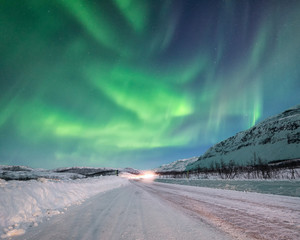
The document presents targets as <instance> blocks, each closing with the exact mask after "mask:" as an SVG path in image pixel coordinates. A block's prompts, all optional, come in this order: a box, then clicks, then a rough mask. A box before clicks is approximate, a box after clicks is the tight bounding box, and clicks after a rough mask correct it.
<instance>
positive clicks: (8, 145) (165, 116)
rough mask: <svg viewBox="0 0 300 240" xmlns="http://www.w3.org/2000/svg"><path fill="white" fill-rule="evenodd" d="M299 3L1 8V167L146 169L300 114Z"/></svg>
mask: <svg viewBox="0 0 300 240" xmlns="http://www.w3.org/2000/svg"><path fill="white" fill-rule="evenodd" d="M299 29H300V1H297V0H295V1H293V0H287V1H280V0H278V1H275V0H272V1H255V0H253V1H229V0H227V1H197V0H194V1H192V0H174V1H170V0H161V1H155V0H110V1H109V0H105V1H101V0H100V1H87V0H85V1H84V0H43V1H40V0H24V1H16V0H10V1H8V0H0V56H1V57H0V84H1V88H0V89H1V95H0V164H9V165H13V164H19V165H29V166H32V167H43V168H54V167H61V166H99V167H100V166H106V167H127V166H131V167H136V168H144V169H145V168H153V167H157V166H159V165H161V164H163V163H168V162H170V161H173V160H177V159H179V158H187V157H192V156H195V155H196V156H198V155H201V154H202V153H203V152H204V151H205V150H206V149H207V148H208V147H210V146H211V145H213V144H215V143H217V142H218V141H221V140H223V139H225V138H227V137H230V136H232V135H233V134H235V133H236V132H238V131H242V130H245V129H247V128H249V127H251V126H253V125H254V124H256V123H257V122H259V121H260V120H263V119H264V118H266V117H269V116H271V115H273V114H277V113H279V112H281V111H283V110H285V109H286V108H289V107H291V106H293V105H296V104H299V102H300V101H299V100H300V97H299V96H300V94H299V92H300V68H299V62H300V30H299Z"/></svg>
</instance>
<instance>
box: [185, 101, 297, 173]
mask: <svg viewBox="0 0 300 240" xmlns="http://www.w3.org/2000/svg"><path fill="white" fill-rule="evenodd" d="M297 158H300V105H297V106H295V107H293V108H290V109H288V110H286V111H284V112H283V113H280V114H278V115H276V116H273V117H270V118H268V119H266V120H264V121H262V122H261V123H259V124H257V125H255V126H253V127H252V128H250V129H248V130H246V131H242V132H239V133H237V134H236V135H234V136H232V137H230V138H228V139H226V140H224V141H222V142H219V143H217V144H216V145H214V146H213V147H211V148H210V149H208V150H207V151H206V152H205V154H204V155H202V156H200V157H199V159H198V160H197V161H195V162H192V163H190V164H188V165H187V167H186V170H192V169H196V168H198V167H208V168H209V167H210V166H211V165H212V164H214V163H215V162H219V163H220V161H223V162H224V163H228V162H229V161H231V160H233V161H235V163H237V164H239V165H247V164H249V163H253V162H254V161H258V160H260V161H262V162H264V163H269V162H272V161H278V160H288V159H297Z"/></svg>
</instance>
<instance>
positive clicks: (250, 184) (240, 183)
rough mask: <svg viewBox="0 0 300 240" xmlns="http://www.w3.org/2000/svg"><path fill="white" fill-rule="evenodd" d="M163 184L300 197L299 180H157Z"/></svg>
mask: <svg viewBox="0 0 300 240" xmlns="http://www.w3.org/2000/svg"><path fill="white" fill-rule="evenodd" d="M155 181H157V182H161V183H172V184H181V185H188V186H198V187H209V188H217V189H226V190H236V191H243V192H257V193H268V194H276V195H284V196H292V197H300V181H299V180H291V181H284V180H219V179H215V180H208V179H190V180H189V179H170V178H168V179H162V178H161V179H156V180H155ZM299 204H300V203H299Z"/></svg>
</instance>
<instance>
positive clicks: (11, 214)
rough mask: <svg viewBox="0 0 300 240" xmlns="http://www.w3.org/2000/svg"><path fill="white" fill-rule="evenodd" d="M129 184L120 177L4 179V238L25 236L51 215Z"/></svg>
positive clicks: (0, 193)
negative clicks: (29, 230)
mask: <svg viewBox="0 0 300 240" xmlns="http://www.w3.org/2000/svg"><path fill="white" fill-rule="evenodd" d="M127 184H128V180H127V179H126V178H120V177H116V176H105V177H95V178H86V179H77V180H66V179H65V180H49V179H45V178H40V179H38V180H30V181H14V180H13V181H4V180H2V179H0V236H1V238H6V237H11V236H16V235H20V234H23V233H24V232H25V229H26V228H28V227H29V226H37V224H38V223H39V222H41V221H43V220H44V219H45V217H46V218H47V217H49V216H51V215H57V214H63V213H64V212H65V210H67V208H68V207H69V206H71V205H74V204H80V203H82V202H83V201H84V200H86V199H87V198H89V197H91V196H94V195H96V194H98V193H100V192H105V191H108V190H111V189H114V188H118V187H121V186H124V185H127Z"/></svg>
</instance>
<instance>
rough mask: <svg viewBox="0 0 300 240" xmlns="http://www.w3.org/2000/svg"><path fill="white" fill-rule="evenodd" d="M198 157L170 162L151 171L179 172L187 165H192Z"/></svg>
mask: <svg viewBox="0 0 300 240" xmlns="http://www.w3.org/2000/svg"><path fill="white" fill-rule="evenodd" d="M198 158H199V157H192V158H187V159H179V160H177V161H175V162H171V163H169V164H164V165H162V166H160V167H159V168H155V169H153V170H154V171H155V172H173V171H174V172H181V171H184V170H185V169H186V166H187V165H188V164H192V163H194V162H195V161H197V160H198Z"/></svg>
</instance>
